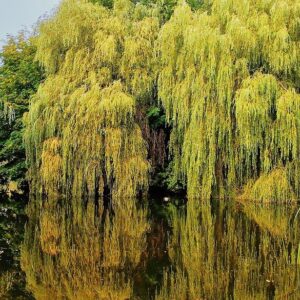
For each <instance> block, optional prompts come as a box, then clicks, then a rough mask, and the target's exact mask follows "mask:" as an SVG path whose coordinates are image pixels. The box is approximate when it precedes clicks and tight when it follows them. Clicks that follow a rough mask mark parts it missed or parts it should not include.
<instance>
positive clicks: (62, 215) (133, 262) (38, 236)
mask: <svg viewBox="0 0 300 300" xmlns="http://www.w3.org/2000/svg"><path fill="white" fill-rule="evenodd" d="M73 202H74V203H76V201H75V200H73ZM79 202H80V201H79ZM79 202H78V203H79ZM113 210H114V211H113V214H111V213H109V211H106V210H104V208H103V207H100V208H99V211H97V210H96V207H95V205H94V204H92V202H88V204H87V207H86V208H83V207H81V206H80V204H79V205H78V206H77V203H76V207H74V206H70V207H68V205H66V203H65V204H64V206H63V207H62V206H60V205H58V204H55V201H52V203H51V202H48V201H47V202H46V203H44V207H43V208H42V209H41V211H40V212H39V211H38V210H36V209H34V208H33V207H31V210H28V211H31V212H30V217H31V221H30V222H29V224H28V226H27V229H26V234H25V241H24V245H23V248H22V257H21V262H22V268H23V270H24V271H25V272H26V277H27V281H28V288H29V290H30V291H31V292H32V293H33V295H34V296H35V297H36V298H37V299H49V297H50V298H53V299H128V298H130V296H131V294H132V284H133V283H132V280H133V277H132V276H133V271H134V269H135V268H136V267H137V266H138V264H139V262H140V260H141V254H142V252H143V251H144V250H145V247H146V234H145V233H146V231H147V230H148V228H149V224H148V221H147V215H146V210H145V209H142V208H139V209H138V208H137V206H136V204H135V201H127V202H124V203H123V202H122V203H118V204H116V205H114V209H113ZM34 215H36V217H34ZM49 224H50V226H49Z"/></svg>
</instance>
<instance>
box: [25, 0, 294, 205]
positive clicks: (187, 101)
mask: <svg viewBox="0 0 300 300" xmlns="http://www.w3.org/2000/svg"><path fill="white" fill-rule="evenodd" d="M92 2H93V3H91V1H87V0H86V1H85V0H65V1H63V2H62V4H61V6H60V8H59V9H58V11H57V13H56V14H55V15H54V16H53V17H52V18H50V19H49V20H47V21H45V22H43V23H42V25H41V26H40V29H39V36H38V39H37V43H36V44H37V56H36V58H37V60H38V61H39V62H40V63H41V64H42V65H43V66H44V67H45V69H46V71H47V74H48V78H47V80H46V81H45V83H44V84H43V85H42V86H41V87H40V89H39V91H38V92H37V94H36V96H35V98H34V99H33V101H32V105H31V109H30V112H29V114H28V116H27V118H26V124H27V129H26V134H25V140H26V147H27V153H28V163H29V164H30V172H29V173H30V174H29V175H30V178H31V179H32V186H33V190H35V191H43V192H46V193H47V194H59V193H64V194H68V193H69V194H73V195H78V196H83V195H90V196H91V195H103V194H105V193H106V191H107V190H110V192H111V193H112V194H113V195H115V196H121V195H122V196H133V195H136V194H137V193H138V192H139V191H146V190H147V187H148V181H149V174H150V173H151V171H152V175H153V172H156V171H157V170H159V172H161V174H167V176H165V177H167V178H165V177H163V176H164V175H163V176H162V177H159V176H158V177H157V178H160V179H162V178H163V179H162V181H166V182H168V185H169V186H171V187H178V186H180V187H185V186H186V188H187V191H188V194H189V197H190V198H193V197H199V196H200V197H202V198H210V197H212V196H219V197H225V196H228V195H233V194H239V195H240V194H243V195H242V198H244V199H246V198H251V199H254V198H259V199H260V200H262V201H270V200H276V201H278V202H279V201H292V200H295V199H296V198H299V193H300V191H299V186H300V177H299V167H300V165H299V162H298V157H299V155H300V153H299V151H300V148H299V146H300V144H299V143H300V139H299V136H300V127H299V125H300V124H299V120H300V118H299V117H300V106H299V104H300V102H299V101H300V98H299V97H300V96H299V88H300V78H299V66H300V61H299V60H300V58H299V57H300V55H299V49H300V47H299V46H300V25H299V24H300V23H299V18H300V2H299V1H298V0H297V1H292V0H285V1H282V0H276V1H268V0H251V1H250V0H245V1H238V0H226V1H220V0H212V1H200V2H199V3H197V4H192V3H191V4H186V3H185V2H180V3H177V7H176V8H175V11H174V13H171V14H172V15H171V18H170V19H169V17H166V18H165V17H162V11H161V9H160V7H161V6H160V4H159V3H155V2H153V3H152V2H145V3H144V2H138V3H134V2H130V1H127V0H118V1H113V2H112V3H111V4H110V5H106V4H104V3H102V2H101V1H92ZM166 3H167V4H168V5H169V4H170V3H171V2H170V3H169V2H166ZM195 3H196V2H195ZM150 4H151V5H150ZM170 5H171V4H170ZM171 6H172V5H171ZM110 7H111V8H110ZM170 11H171V12H172V11H173V8H172V9H171V10H170ZM156 108H157V109H158V111H161V110H162V111H163V113H162V114H161V115H160V113H158V114H157V115H156V119H155V121H154V122H156V121H159V120H160V117H162V119H163V122H162V126H161V125H160V126H158V127H157V128H155V126H153V124H151V122H153V120H152V121H151V116H154V115H155V114H156ZM164 113H165V116H164ZM147 114H148V117H149V118H148V120H147V122H145V119H146V116H147ZM165 120H166V122H167V125H165V124H164V122H165ZM164 126H165V128H163V127H164ZM149 128H150V129H152V131H151V130H150V129H149ZM169 131H170V132H171V133H170V139H169V142H167V139H168V137H169ZM158 144H160V145H158ZM164 149H165V150H164ZM157 156H159V159H157ZM157 162H158V165H159V167H157ZM151 167H152V168H151ZM160 179H159V180H160ZM156 181H157V180H156ZM277 181H279V186H280V188H278V189H276V188H270V186H274V185H275V182H277ZM266 185H269V187H268V188H266Z"/></svg>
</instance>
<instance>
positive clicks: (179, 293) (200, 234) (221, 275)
mask: <svg viewBox="0 0 300 300" xmlns="http://www.w3.org/2000/svg"><path fill="white" fill-rule="evenodd" d="M213 205H214V207H212V206H211V205H210V204H208V203H201V204H199V202H196V201H190V202H188V204H187V215H186V217H185V216H180V215H179V216H178V215H177V216H176V215H175V216H174V219H173V235H172V236H171V237H170V241H169V255H170V257H171V260H172V263H173V267H172V269H171V270H166V271H165V273H164V281H163V286H162V288H161V290H160V291H158V292H157V297H156V298H157V299H164V300H167V299H180V300H183V299H191V300H196V299H202V298H205V299H223V298H224V297H225V298H226V299H227V298H228V299H232V298H236V299H265V298H266V297H267V298H268V297H269V296H271V294H272V293H273V292H274V293H275V294H274V295H275V296H276V297H278V298H280V297H283V298H284V297H287V295H289V296H290V297H294V296H295V295H296V294H297V293H298V292H299V288H300V286H299V281H298V279H297V278H298V276H299V270H298V269H297V267H296V263H297V253H298V244H299V230H298V229H299V227H298V226H299V224H295V227H292V228H291V227H290V220H289V218H290V216H291V215H293V214H292V208H291V209H287V208H284V207H283V208H281V209H280V208H275V207H266V208H264V207H262V206H260V207H247V212H246V213H247V215H248V216H249V217H250V219H248V218H247V217H246V216H245V215H243V213H242V212H241V211H239V209H238V208H237V207H231V208H230V209H229V208H228V207H227V206H224V205H223V204H218V205H216V206H215V204H213ZM266 216H269V217H268V218H266ZM274 216H277V220H279V219H280V218H282V220H281V226H280V227H281V228H280V229H279V228H278V226H277V224H276V222H275V223H274V222H272V221H270V222H269V223H268V221H267V220H270V219H272V217H274ZM252 218H253V221H252ZM265 218H266V220H265ZM260 220H263V222H262V221H260ZM261 226H262V227H261ZM274 226H275V227H274ZM273 227H274V229H273ZM272 285H275V286H276V290H273V287H272ZM268 295H269V296H268Z"/></svg>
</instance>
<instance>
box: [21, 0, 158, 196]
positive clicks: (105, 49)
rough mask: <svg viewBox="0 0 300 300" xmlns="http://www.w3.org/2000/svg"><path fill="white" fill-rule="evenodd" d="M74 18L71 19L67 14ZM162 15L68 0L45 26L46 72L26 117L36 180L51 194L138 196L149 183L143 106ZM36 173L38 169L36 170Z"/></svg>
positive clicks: (41, 50)
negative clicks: (139, 115)
mask: <svg viewBox="0 0 300 300" xmlns="http://www.w3.org/2000/svg"><path fill="white" fill-rule="evenodd" d="M66 20H68V22H66ZM157 32H158V19H157V18H156V17H154V16H152V15H151V11H146V10H145V9H143V7H142V6H137V7H134V6H133V5H132V3H131V2H127V1H118V2H116V3H115V6H114V9H113V10H108V9H105V8H104V7H102V6H98V5H93V4H91V3H88V2H86V1H74V0H69V1H63V3H62V4H61V6H60V9H59V10H58V13H57V14H56V15H55V16H54V17H53V18H52V19H50V20H49V21H47V22H44V23H43V24H42V26H41V28H40V35H39V37H38V40H37V48H38V51H37V59H38V60H39V61H40V62H41V63H42V65H43V66H44V67H45V69H46V70H47V72H48V78H47V80H46V81H45V83H44V84H43V85H42V86H41V87H40V89H39V90H38V92H37V94H36V96H35V98H34V99H33V101H32V105H31V109H30V112H29V114H28V116H27V118H26V123H27V129H26V134H25V139H26V146H27V153H28V162H29V164H30V168H31V169H30V172H31V174H39V176H38V177H40V179H41V180H39V179H38V180H37V182H33V186H35V187H36V188H37V191H40V188H41V187H42V188H43V190H44V191H46V193H47V194H53V193H54V194H55V193H59V192H63V193H72V194H73V195H79V196H80V195H97V194H99V195H103V193H104V190H105V188H107V189H109V190H110V191H111V193H112V194H113V195H122V196H124V197H126V196H132V195H135V194H136V193H137V192H138V191H140V190H143V191H144V190H147V186H148V172H149V163H148V161H147V151H146V144H145V141H144V139H143V137H142V133H141V129H140V127H139V125H138V124H137V122H136V113H137V106H138V104H139V103H144V104H145V103H148V102H149V101H151V99H152V94H153V86H154V80H155V73H154V72H155V69H154V67H155V61H154V51H153V47H154V41H155V39H156V36H157ZM33 179H34V180H35V179H37V178H36V176H35V178H33Z"/></svg>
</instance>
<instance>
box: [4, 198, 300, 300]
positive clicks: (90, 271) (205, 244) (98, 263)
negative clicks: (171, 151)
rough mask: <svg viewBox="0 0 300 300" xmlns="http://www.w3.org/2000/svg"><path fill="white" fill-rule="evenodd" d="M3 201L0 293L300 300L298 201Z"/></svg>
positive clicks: (6, 296)
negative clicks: (265, 203) (24, 205)
mask: <svg viewBox="0 0 300 300" xmlns="http://www.w3.org/2000/svg"><path fill="white" fill-rule="evenodd" d="M1 202H2V204H1V208H0V253H1V254H0V299H50V300H52V299H85V300H86V299H157V300H158V299H161V300H168V299H170V300H171V299H172V300H176V299H179V300H186V299H191V300H196V299H197V300H198V299H300V277H299V276H300V213H299V214H298V215H297V211H298V207H297V206H272V205H268V206H263V205H255V204H241V203H238V202H234V201H228V202H224V201H217V200H216V201H210V202H203V201H201V200H199V199H193V200H189V201H187V202H186V201H185V200H182V199H177V198H173V199H172V198H171V200H170V201H169V202H168V203H164V201H163V199H162V198H160V197H155V199H148V200H143V201H142V200H139V201H137V200H134V199H119V200H118V201H115V204H114V206H112V207H106V208H104V207H103V206H102V205H97V204H95V203H94V201H92V200H85V201H82V199H77V200H75V199H71V200H70V199H69V200H66V199H59V200H57V199H55V200H51V201H50V200H48V201H42V200H37V199H31V201H30V203H29V205H28V206H27V208H26V212H25V211H24V212H23V210H22V205H20V204H18V203H20V201H9V200H8V199H4V198H2V199H1ZM16 203H17V204H16ZM25 223H26V226H25Z"/></svg>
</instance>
